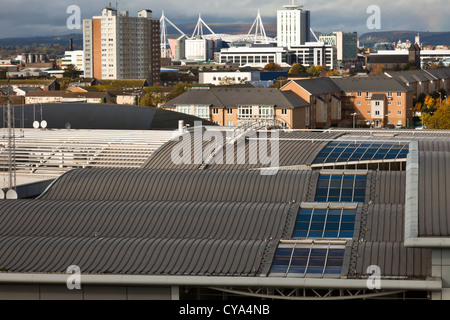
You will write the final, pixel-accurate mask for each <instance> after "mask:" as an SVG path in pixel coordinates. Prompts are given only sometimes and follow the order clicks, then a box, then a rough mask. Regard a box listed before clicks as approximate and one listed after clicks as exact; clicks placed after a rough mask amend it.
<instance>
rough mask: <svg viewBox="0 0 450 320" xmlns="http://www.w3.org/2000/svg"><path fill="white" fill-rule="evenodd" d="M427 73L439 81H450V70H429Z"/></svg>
mask: <svg viewBox="0 0 450 320" xmlns="http://www.w3.org/2000/svg"><path fill="white" fill-rule="evenodd" d="M427 72H428V73H431V74H432V75H433V76H435V77H436V78H438V79H450V68H436V69H427Z"/></svg>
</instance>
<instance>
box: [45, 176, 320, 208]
mask: <svg viewBox="0 0 450 320" xmlns="http://www.w3.org/2000/svg"><path fill="white" fill-rule="evenodd" d="M311 174H312V173H311V172H310V171H280V172H278V173H277V174H276V175H261V174H260V172H259V171H256V170H250V171H232V170H230V171H224V170H143V169H88V170H82V169H81V170H72V171H70V172H68V173H66V174H64V175H63V176H61V177H60V178H59V179H58V180H56V181H55V183H54V184H53V185H52V186H51V187H50V188H49V190H47V192H45V193H44V194H43V195H42V196H41V199H43V200H66V201H67V200H99V199H101V200H109V201H117V200H123V201H131V200H135V201H137V200H158V201H236V202H290V201H292V200H295V201H296V202H297V203H299V202H301V201H306V193H307V188H308V184H309V179H310V177H311Z"/></svg>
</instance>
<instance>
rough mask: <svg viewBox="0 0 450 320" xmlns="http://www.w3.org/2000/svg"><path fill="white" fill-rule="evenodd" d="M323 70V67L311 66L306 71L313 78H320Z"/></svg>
mask: <svg viewBox="0 0 450 320" xmlns="http://www.w3.org/2000/svg"><path fill="white" fill-rule="evenodd" d="M321 70H322V67H320V68H319V67H316V66H310V67H309V68H308V69H306V73H308V74H309V75H311V76H312V77H318V76H319V75H320V71H321Z"/></svg>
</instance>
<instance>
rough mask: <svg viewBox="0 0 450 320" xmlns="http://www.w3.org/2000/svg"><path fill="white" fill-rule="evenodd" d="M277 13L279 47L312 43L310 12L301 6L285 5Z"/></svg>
mask: <svg viewBox="0 0 450 320" xmlns="http://www.w3.org/2000/svg"><path fill="white" fill-rule="evenodd" d="M283 8H284V9H283V10H278V11H277V41H278V47H287V48H289V47H291V46H300V45H303V44H305V42H309V41H310V29H311V27H310V12H309V11H307V10H302V9H301V8H302V6H299V5H295V4H292V5H285V6H283Z"/></svg>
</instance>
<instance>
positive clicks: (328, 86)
mask: <svg viewBox="0 0 450 320" xmlns="http://www.w3.org/2000/svg"><path fill="white" fill-rule="evenodd" d="M294 82H295V83H296V84H297V85H299V86H300V87H302V88H303V89H305V90H306V91H308V92H309V93H310V94H312V95H315V94H322V93H330V92H341V91H342V90H341V88H339V86H336V83H335V82H333V81H332V80H331V79H330V78H314V79H306V80H294Z"/></svg>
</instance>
